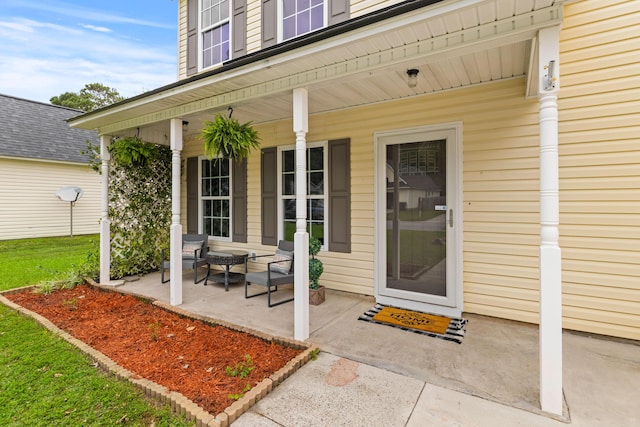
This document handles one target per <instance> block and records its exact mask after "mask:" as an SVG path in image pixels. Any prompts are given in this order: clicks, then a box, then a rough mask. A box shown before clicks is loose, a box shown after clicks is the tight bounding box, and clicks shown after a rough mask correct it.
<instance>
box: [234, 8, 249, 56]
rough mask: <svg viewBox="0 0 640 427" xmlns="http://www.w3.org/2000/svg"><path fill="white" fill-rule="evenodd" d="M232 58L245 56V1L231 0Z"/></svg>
mask: <svg viewBox="0 0 640 427" xmlns="http://www.w3.org/2000/svg"><path fill="white" fill-rule="evenodd" d="M232 30H233V36H232V37H233V38H232V39H231V46H232V48H233V54H232V55H231V57H232V58H239V57H241V56H243V55H246V54H247V0H233V23H232Z"/></svg>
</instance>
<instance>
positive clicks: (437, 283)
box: [375, 124, 462, 316]
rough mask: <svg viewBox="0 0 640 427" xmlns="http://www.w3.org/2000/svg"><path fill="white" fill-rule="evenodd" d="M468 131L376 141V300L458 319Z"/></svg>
mask: <svg viewBox="0 0 640 427" xmlns="http://www.w3.org/2000/svg"><path fill="white" fill-rule="evenodd" d="M460 136H461V125H460V124H453V125H452V124H449V125H445V126H441V127H424V128H413V129H405V130H400V131H391V132H381V133H378V134H376V141H375V143H376V184H377V185H376V300H377V301H378V302H380V303H383V304H389V305H393V306H398V307H404V308H409V309H413V310H420V311H427V312H431V313H436V314H442V315H449V316H459V315H460V314H461V312H462V300H461V296H462V284H461V261H460V260H461V250H460V249H461V242H460V239H461V232H460V228H461V226H460V224H461V220H460V218H461V215H460V212H459V206H460V202H459V198H460V197H461V189H460V183H461V176H460V175H461V159H460V157H461V155H460V147H459V146H460V142H461V141H460V139H461V138H460Z"/></svg>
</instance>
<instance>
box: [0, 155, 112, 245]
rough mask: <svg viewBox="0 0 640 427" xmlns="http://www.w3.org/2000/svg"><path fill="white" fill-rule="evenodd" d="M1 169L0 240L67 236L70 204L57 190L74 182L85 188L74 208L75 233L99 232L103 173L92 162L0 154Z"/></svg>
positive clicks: (75, 184)
mask: <svg viewBox="0 0 640 427" xmlns="http://www.w3.org/2000/svg"><path fill="white" fill-rule="evenodd" d="M0 171H1V174H2V175H1V176H2V179H0V206H2V208H0V240H10V239H25V238H32V237H50V236H68V235H69V232H70V206H69V205H70V204H69V203H67V202H61V201H60V200H58V198H56V196H55V192H56V191H58V190H60V189H61V188H63V187H67V186H71V185H74V186H79V187H81V188H82V190H83V191H84V195H83V197H82V199H80V200H79V201H78V202H77V203H76V204H75V206H74V208H73V234H74V235H80V234H92V233H98V232H99V224H98V221H99V219H100V206H101V204H100V191H101V187H100V175H98V174H97V173H96V172H94V171H93V170H91V169H90V168H89V166H87V165H81V164H71V163H56V162H45V161H34V160H17V159H9V158H0ZM26 195H28V197H25V196H26Z"/></svg>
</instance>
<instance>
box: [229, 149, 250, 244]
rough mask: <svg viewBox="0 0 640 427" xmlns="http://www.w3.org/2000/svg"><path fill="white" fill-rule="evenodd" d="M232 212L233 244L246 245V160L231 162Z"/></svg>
mask: <svg viewBox="0 0 640 427" xmlns="http://www.w3.org/2000/svg"><path fill="white" fill-rule="evenodd" d="M232 174H233V177H232V181H233V184H232V187H233V190H232V191H233V195H232V201H231V204H232V210H233V233H232V235H231V238H232V240H233V241H234V242H242V243H247V159H243V160H242V161H240V162H233V170H232Z"/></svg>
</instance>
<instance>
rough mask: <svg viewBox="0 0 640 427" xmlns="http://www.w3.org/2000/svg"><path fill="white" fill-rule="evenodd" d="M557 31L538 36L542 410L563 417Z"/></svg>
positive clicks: (546, 30) (558, 41) (557, 28)
mask: <svg viewBox="0 0 640 427" xmlns="http://www.w3.org/2000/svg"><path fill="white" fill-rule="evenodd" d="M559 43H560V27H552V28H545V29H543V30H540V32H539V33H538V58H539V62H538V72H539V76H540V81H539V83H538V85H539V86H538V87H539V91H538V94H539V95H538V96H539V100H540V336H539V339H540V406H541V409H542V410H543V411H545V412H549V413H552V414H557V415H562V408H563V397H562V254H561V251H560V246H559V244H558V236H559V231H558V225H559V222H560V208H559V205H560V203H559V178H558V89H559V87H560V81H559V79H558V76H559V74H560V73H559V68H560V67H559V66H560V55H559Z"/></svg>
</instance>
